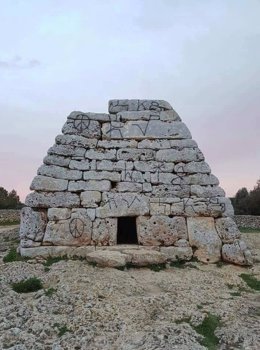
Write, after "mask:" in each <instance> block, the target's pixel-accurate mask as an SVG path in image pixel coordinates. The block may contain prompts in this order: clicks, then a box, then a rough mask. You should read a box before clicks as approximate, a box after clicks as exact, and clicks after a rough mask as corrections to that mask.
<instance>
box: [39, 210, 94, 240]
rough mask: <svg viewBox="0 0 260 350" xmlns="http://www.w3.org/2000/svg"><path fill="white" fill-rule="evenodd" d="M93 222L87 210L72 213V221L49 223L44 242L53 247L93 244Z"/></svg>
mask: <svg viewBox="0 0 260 350" xmlns="http://www.w3.org/2000/svg"><path fill="white" fill-rule="evenodd" d="M91 237H92V221H91V220H90V218H89V217H88V215H87V211H86V209H77V210H75V211H74V212H72V213H71V219H70V220H59V221H49V222H48V224H47V227H46V232H45V235H44V239H43V242H45V243H52V244H53V245H69V246H81V245H88V244H90V243H91Z"/></svg>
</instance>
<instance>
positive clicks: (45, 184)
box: [30, 175, 68, 192]
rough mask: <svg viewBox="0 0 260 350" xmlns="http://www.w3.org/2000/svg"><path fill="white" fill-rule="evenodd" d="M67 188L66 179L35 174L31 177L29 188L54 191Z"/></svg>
mask: <svg viewBox="0 0 260 350" xmlns="http://www.w3.org/2000/svg"><path fill="white" fill-rule="evenodd" d="M67 188H68V180H61V179H53V178H52V177H48V176H41V175H38V176H35V178H34V179H33V181H32V183H31V186H30V190H32V191H45V192H56V191H66V190H67Z"/></svg>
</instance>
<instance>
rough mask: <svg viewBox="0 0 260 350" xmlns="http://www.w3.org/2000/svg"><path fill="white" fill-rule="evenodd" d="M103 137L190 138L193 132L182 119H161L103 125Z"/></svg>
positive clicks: (138, 138)
mask: <svg viewBox="0 0 260 350" xmlns="http://www.w3.org/2000/svg"><path fill="white" fill-rule="evenodd" d="M102 133H103V137H104V138H107V139H135V140H142V139H146V138H148V139H157V138H160V139H190V138H191V133H190V132H189V129H188V128H187V126H186V125H185V124H184V123H182V122H180V121H173V122H171V123H168V122H163V121H160V120H150V121H149V120H148V121H128V122H125V123H120V122H111V123H104V124H103V125H102Z"/></svg>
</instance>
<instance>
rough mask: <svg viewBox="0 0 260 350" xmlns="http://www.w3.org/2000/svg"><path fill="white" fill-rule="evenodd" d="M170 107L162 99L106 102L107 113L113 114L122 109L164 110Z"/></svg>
mask: <svg viewBox="0 0 260 350" xmlns="http://www.w3.org/2000/svg"><path fill="white" fill-rule="evenodd" d="M169 109H172V107H171V105H170V104H169V103H168V102H166V101H164V100H110V101H109V102H108V111H109V113H112V114H115V113H118V112H123V111H145V110H152V111H165V110H169Z"/></svg>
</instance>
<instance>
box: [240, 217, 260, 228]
mask: <svg viewBox="0 0 260 350" xmlns="http://www.w3.org/2000/svg"><path fill="white" fill-rule="evenodd" d="M235 222H236V224H237V226H238V227H244V228H254V229H259V231H260V216H256V215H236V216H235Z"/></svg>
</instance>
